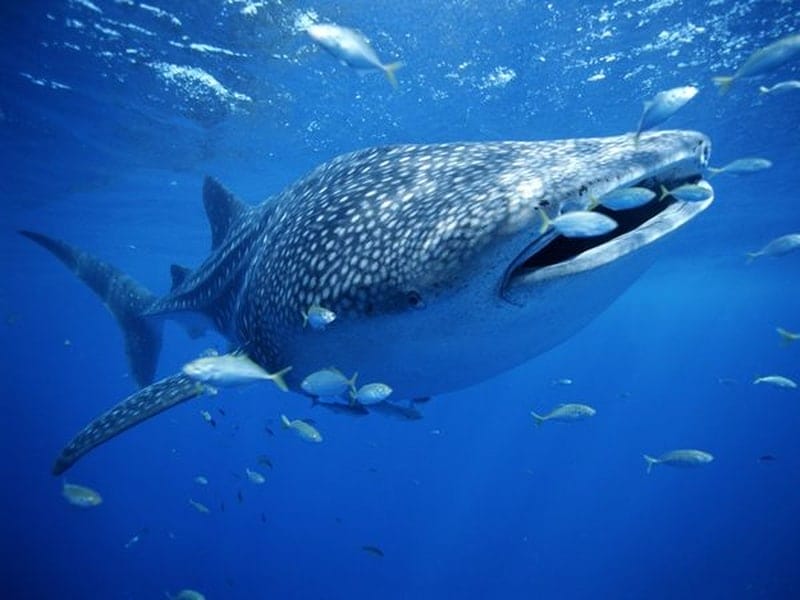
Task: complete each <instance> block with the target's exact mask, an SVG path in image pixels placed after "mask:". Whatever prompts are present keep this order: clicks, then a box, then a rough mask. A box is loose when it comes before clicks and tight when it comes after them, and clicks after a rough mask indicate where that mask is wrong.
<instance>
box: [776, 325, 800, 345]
mask: <svg viewBox="0 0 800 600" xmlns="http://www.w3.org/2000/svg"><path fill="white" fill-rule="evenodd" d="M775 331H777V332H778V335H779V336H781V340H782V341H783V343H784V344H785V345H789V344H791V343H792V342H796V341H797V340H800V333H794V332H792V331H788V330H786V329H784V328H783V327H776V328H775Z"/></svg>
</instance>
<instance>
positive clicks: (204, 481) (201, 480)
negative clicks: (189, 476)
mask: <svg viewBox="0 0 800 600" xmlns="http://www.w3.org/2000/svg"><path fill="white" fill-rule="evenodd" d="M194 482H195V483H196V484H197V485H208V479H206V478H205V477H203V476H202V475H198V476H197V477H195V478H194Z"/></svg>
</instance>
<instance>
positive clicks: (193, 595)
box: [167, 589, 206, 600]
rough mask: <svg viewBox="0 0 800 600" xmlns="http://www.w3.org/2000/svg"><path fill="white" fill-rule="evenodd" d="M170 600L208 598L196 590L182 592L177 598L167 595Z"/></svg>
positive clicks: (203, 599) (200, 599) (201, 599)
mask: <svg viewBox="0 0 800 600" xmlns="http://www.w3.org/2000/svg"><path fill="white" fill-rule="evenodd" d="M167 598H168V599H169V600H206V597H205V596H204V595H203V594H201V593H200V592H198V591H196V590H188V589H187V590H181V591H180V592H178V595H177V596H170V595H169V594H167Z"/></svg>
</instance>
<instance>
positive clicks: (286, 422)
mask: <svg viewBox="0 0 800 600" xmlns="http://www.w3.org/2000/svg"><path fill="white" fill-rule="evenodd" d="M281 425H282V426H283V428H284V429H289V428H290V427H291V426H292V424H291V422H290V421H289V419H288V418H287V417H286V415H284V414H282V415H281Z"/></svg>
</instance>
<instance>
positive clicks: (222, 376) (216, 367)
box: [182, 353, 292, 392]
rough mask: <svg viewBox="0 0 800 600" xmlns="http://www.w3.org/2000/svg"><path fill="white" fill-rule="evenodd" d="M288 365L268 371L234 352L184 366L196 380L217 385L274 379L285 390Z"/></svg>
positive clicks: (188, 374) (235, 384) (202, 359)
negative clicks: (278, 369)
mask: <svg viewBox="0 0 800 600" xmlns="http://www.w3.org/2000/svg"><path fill="white" fill-rule="evenodd" d="M291 369H292V367H286V368H285V369H282V370H280V371H278V372H277V373H268V372H267V371H265V370H264V369H263V368H262V367H261V366H260V365H258V364H257V363H255V362H253V361H252V360H250V358H249V357H248V356H247V355H246V354H241V353H234V354H223V355H222V356H203V357H201V358H198V359H195V360H193V361H192V362H190V363H187V364H185V365H184V366H183V369H182V371H183V374H184V375H187V376H188V377H191V378H192V379H194V380H195V381H200V382H202V383H207V384H210V385H213V386H217V387H233V386H237V385H244V384H247V383H253V382H255V381H272V382H274V383H275V385H277V386H278V387H279V388H280V389H282V390H283V391H284V392H286V391H288V390H289V388H288V387H287V385H286V382H285V381H284V379H283V376H284V375H285V374H286V373H288V372H289V371H291Z"/></svg>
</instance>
